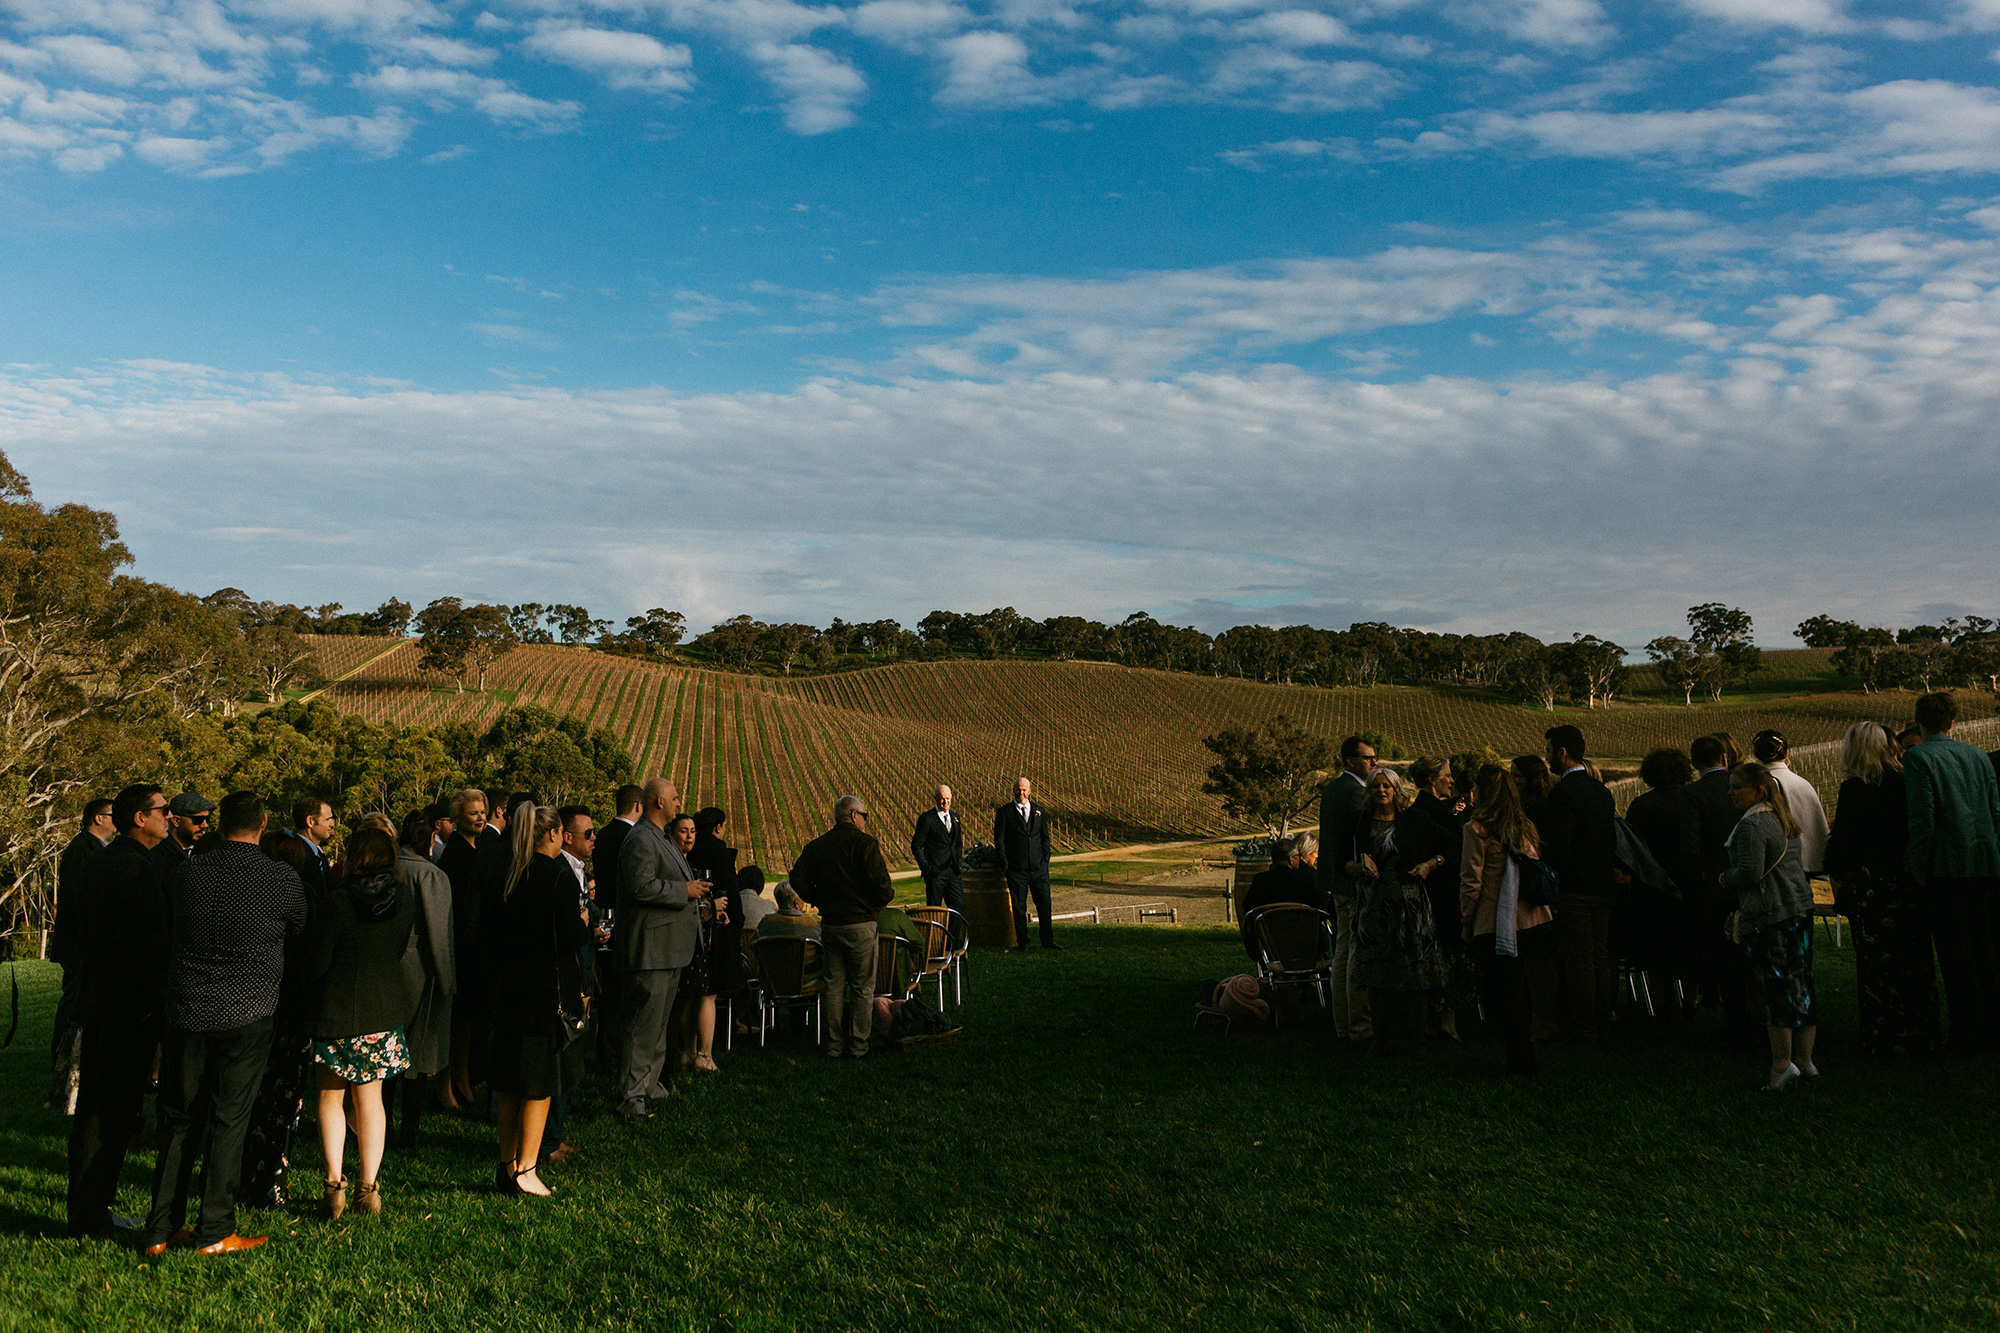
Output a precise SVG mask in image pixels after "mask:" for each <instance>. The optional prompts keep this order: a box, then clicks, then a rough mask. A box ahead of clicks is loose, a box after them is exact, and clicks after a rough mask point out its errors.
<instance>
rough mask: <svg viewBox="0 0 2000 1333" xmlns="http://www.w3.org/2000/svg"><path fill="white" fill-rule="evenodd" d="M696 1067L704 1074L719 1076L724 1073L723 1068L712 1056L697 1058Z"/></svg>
mask: <svg viewBox="0 0 2000 1333" xmlns="http://www.w3.org/2000/svg"><path fill="white" fill-rule="evenodd" d="M694 1067H695V1068H696V1069H699V1070H700V1071H701V1072H702V1073H704V1074H719V1073H721V1072H722V1066H720V1065H718V1064H716V1063H715V1057H714V1056H712V1055H697V1056H695V1058H694Z"/></svg>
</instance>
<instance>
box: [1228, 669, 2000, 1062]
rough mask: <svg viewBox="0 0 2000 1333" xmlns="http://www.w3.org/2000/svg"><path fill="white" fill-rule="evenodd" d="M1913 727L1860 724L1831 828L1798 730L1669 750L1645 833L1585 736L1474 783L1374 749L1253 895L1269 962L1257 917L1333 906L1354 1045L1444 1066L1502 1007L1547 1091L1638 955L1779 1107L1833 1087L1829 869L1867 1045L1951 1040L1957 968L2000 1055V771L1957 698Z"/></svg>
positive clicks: (1238, 984) (1648, 780)
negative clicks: (1820, 985) (1824, 1049)
mask: <svg viewBox="0 0 2000 1333" xmlns="http://www.w3.org/2000/svg"><path fill="white" fill-rule="evenodd" d="M1915 711H1916V724H1915V726H1914V727H1912V728H1908V729H1906V730H1905V731H1903V732H1901V733H1899V734H1892V733H1891V732H1890V731H1889V729H1888V728H1886V727H1884V726H1881V725H1880V724H1878V723H1874V722H1857V723H1855V724H1854V725H1853V726H1851V727H1849V728H1848V730H1847V733H1846V735H1845V737H1844V738H1843V740H1842V743H1841V753H1840V764H1841V770H1842V774H1843V781H1842V783H1841V786H1840V792H1839V797H1838V800H1837V803H1836V807H1835V808H1836V813H1837V817H1836V818H1835V819H1834V820H1833V821H1832V823H1831V825H1829V821H1828V819H1827V816H1826V812H1825V809H1824V807H1823V805H1822V803H1821V801H1820V798H1819V795H1818V792H1817V791H1816V790H1815V788H1814V787H1813V784H1812V783H1811V782H1810V781H1808V780H1807V779H1806V778H1805V777H1803V776H1801V775H1800V774H1798V773H1796V772H1794V771H1793V770H1792V768H1791V765H1790V764H1789V762H1788V759H1789V757H1790V748H1789V746H1788V745H1787V743H1786V740H1785V738H1784V736H1783V735H1781V734H1780V733H1778V732H1777V731H1775V730H1766V731H1761V732H1759V733H1757V735H1756V736H1755V737H1753V738H1752V740H1751V748H1750V753H1749V754H1748V755H1745V754H1743V753H1742V752H1741V751H1740V750H1739V748H1738V746H1737V743H1736V741H1735V739H1734V738H1733V737H1731V736H1729V735H1728V734H1726V733H1716V734H1713V735H1706V736H1699V737H1697V738H1695V740H1694V741H1693V742H1692V743H1691V744H1690V745H1689V746H1688V747H1687V749H1686V750H1680V749H1674V748H1661V749H1656V750H1654V751H1653V752H1651V753H1650V754H1648V755H1647V756H1646V758H1645V761H1644V763H1643V764H1642V765H1641V767H1640V774H1639V775H1640V778H1641V780H1642V781H1643V783H1644V784H1645V786H1646V788H1647V790H1646V791H1645V792H1644V793H1643V794H1641V795H1639V796H1637V797H1635V798H1634V799H1633V801H1632V802H1631V805H1630V807H1629V809H1628V810H1627V812H1626V814H1625V815H1624V816H1623V817H1622V818H1621V817H1620V816H1619V814H1618V811H1617V801H1616V800H1615V798H1614V797H1613V795H1612V793H1611V791H1610V789H1609V788H1608V787H1607V786H1606V784H1605V783H1604V781H1603V780H1602V777H1601V775H1600V774H1599V772H1598V770H1597V769H1596V767H1595V765H1594V764H1593V763H1592V762H1591V761H1590V759H1589V758H1588V756H1587V754H1586V746H1585V739H1584V736H1583V733H1582V732H1581V731H1580V730H1579V729H1578V728H1577V727H1575V726H1567V725H1566V726H1558V727H1552V728H1550V729H1549V731H1548V733H1547V736H1546V741H1547V749H1546V752H1545V753H1544V754H1543V755H1527V756H1522V757H1521V758H1518V759H1516V760H1514V761H1513V763H1512V764H1510V765H1505V766H1502V765H1500V764H1488V765H1485V766H1483V767H1482V768H1480V770H1479V771H1478V772H1477V773H1475V774H1471V775H1458V774H1454V773H1453V772H1452V769H1451V765H1450V763H1449V762H1448V761H1446V760H1443V759H1438V758H1433V757H1423V758H1419V759H1418V760H1416V761H1415V762H1414V763H1413V764H1411V765H1410V766H1409V771H1408V773H1407V774H1404V773H1398V772H1395V771H1393V770H1391V769H1389V768H1387V767H1382V766H1379V765H1378V764H1377V760H1376V754H1375V748H1374V746H1372V745H1371V744H1370V743H1369V742H1368V741H1367V740H1365V739H1364V738H1362V737H1359V736H1355V737H1350V738H1348V740H1346V741H1345V742H1344V743H1343V744H1342V746H1341V764H1342V771H1341V773H1340V774H1338V775H1336V776H1335V777H1334V778H1333V779H1332V780H1331V781H1329V782H1328V783H1327V784H1326V786H1325V787H1324V789H1323V790H1322V793H1321V801H1320V824H1319V832H1318V836H1317V837H1314V836H1313V835H1310V834H1308V835H1303V836H1300V837H1298V838H1290V839H1281V840H1280V841H1279V843H1278V844H1277V846H1276V847H1275V849H1274V854H1273V862H1272V866H1271V868H1270V869H1269V870H1267V871H1264V872H1263V873H1261V874H1259V875H1258V876H1257V877H1256V878H1255V879H1254V880H1253V881H1252V883H1251V885H1250V888H1249V891H1248V892H1247V894H1246V895H1245V897H1244V900H1243V902H1242V904H1241V911H1242V922H1243V934H1244V944H1245V947H1246V949H1248V950H1249V952H1250V954H1251V956H1252V957H1253V958H1260V959H1261V958H1263V957H1264V941H1263V940H1262V939H1261V938H1260V934H1259V928H1258V924H1257V922H1258V915H1257V914H1258V910H1259V909H1261V908H1267V907H1273V906H1278V905H1282V904H1304V905H1306V906H1310V907H1314V908H1318V909H1319V910H1321V911H1324V912H1326V913H1327V915H1328V917H1329V919H1330V921H1331V925H1332V930H1333V934H1334V942H1333V947H1332V956H1331V1009H1332V1019H1333V1024H1334V1027H1335V1029H1336V1031H1337V1032H1338V1034H1339V1035H1340V1036H1341V1037H1343V1038H1349V1039H1353V1040H1356V1041H1365V1042H1367V1043H1368V1044H1369V1050H1370V1052H1371V1054H1374V1055H1390V1054H1392V1053H1393V1049H1394V1048H1393V1045H1392V1042H1393V1040H1394V1039H1395V1038H1396V1037H1398V1036H1400V1037H1401V1038H1403V1039H1404V1040H1406V1041H1408V1042H1409V1043H1411V1044H1412V1045H1413V1046H1414V1048H1415V1052H1416V1054H1418V1055H1420V1056H1421V1055H1423V1054H1425V1053H1426V1052H1427V1050H1428V1049H1429V1046H1430V1043H1431V1042H1432V1040H1433V1039H1434V1038H1435V1037H1439V1036H1442V1037H1444V1038H1446V1039H1456V1035H1457V1021H1458V1017H1459V1015H1460V1014H1461V1013H1462V1012H1466V1011H1469V1010H1471V1009H1472V1007H1473V1006H1474V1005H1480V1006H1483V1008H1484V1010H1485V1012H1486V1016H1487V1018H1488V1019H1489V1020H1490V1021H1491V1022H1493V1023H1494V1024H1495V1025H1496V1027H1497V1029H1498V1031H1499V1032H1500V1034H1501V1036H1502V1038H1503V1043H1504V1047H1505V1050H1506V1058H1507V1065H1508V1068H1509V1069H1511V1070H1512V1071H1514V1072H1516V1073H1519V1074H1525V1075H1532V1074H1534V1073H1535V1072H1536V1068H1537V1065H1536V1058H1535V1048H1536V1046H1537V1044H1539V1043H1543V1042H1549V1041H1559V1042H1564V1043H1571V1044H1576V1045H1582V1046H1597V1045H1601V1044H1603V1043H1604V1042H1605V1041H1606V1040H1607V1038H1608V1036H1609V1033H1610V1030H1611V1023H1612V1019H1613V1016H1614V1009H1615V1001H1616V993H1617V985H1618V978H1619V967H1620V964H1621V963H1622V964H1623V965H1624V966H1625V967H1626V968H1628V969H1630V970H1631V971H1634V972H1644V973H1646V974H1648V975H1649V976H1650V977H1651V978H1653V979H1655V980H1656V981H1658V982H1660V983H1662V985H1661V991H1662V994H1661V996H1660V997H1659V1000H1660V1004H1661V1005H1662V1006H1663V1007H1664V1009H1665V1011H1666V1016H1667V1017H1669V1018H1679V1017H1683V1016H1686V1015H1687V1014H1689V1013H1690V1012H1692V1011H1694V1010H1697V1009H1703V1008H1708V1009H1716V1010H1719V1011H1720V1013H1721V1015H1722V1024H1723V1030H1724V1032H1725V1034H1726V1036H1727V1038H1728V1040H1729V1041H1730V1042H1731V1043H1732V1044H1734V1045H1737V1046H1739V1047H1741V1048H1744V1049H1752V1048H1756V1049H1762V1050H1767V1051H1768V1054H1769V1057H1770V1068H1769V1075H1768V1079H1767V1080H1766V1081H1765V1083H1764V1085H1763V1086H1764V1087H1765V1088H1766V1089H1768V1090H1770V1091H1774V1092H1777V1091H1783V1090H1785V1089H1786V1088H1788V1087H1791V1086H1792V1085H1793V1084H1794V1083H1796V1082H1797V1081H1798V1080H1800V1079H1813V1078H1817V1077H1818V1076H1819V1067H1818V1064H1817V1063H1816V1062H1815V1059H1814V1055H1815V1050H1814V1039H1815V1037H1816V1035H1817V1029H1818V1024H1819V998H1818V991H1817V985H1816V981H1815V978H1814V972H1813V941H1814V929H1813V927H1814V920H1813V918H1814V912H1815V899H1814V896H1813V886H1812V882H1813V880H1814V879H1815V878H1816V877H1825V878H1826V879H1827V880H1828V881H1829V883H1830V887H1831V889H1832V893H1833V897H1834V902H1833V910H1834V911H1836V912H1838V914H1839V915H1841V916H1844V917H1846V918H1847V919H1848V921H1849V922H1850V923H1851V924H1852V927H1853V931H1854V941H1855V950H1856V971H1857V984H1858V991H1859V994H1858V1001H1859V1009H1860V1043H1859V1044H1860V1049H1861V1050H1862V1051H1863V1052H1865V1053H1868V1054H1871V1055H1882V1056H1897V1055H1914V1054H1923V1053H1928V1052H1931V1051H1933V1050H1936V1049H1938V1048H1939V1046H1940V1034H1941V1024H1940V1019H1939V1011H1938V997H1937V994H1936V987H1935V984H1934V982H1933V977H1934V975H1936V973H1938V972H1941V973H1942V975H1943V980H1944V988H1945V1000H1946V1008H1947V1011H1948V1013H1949V1015H1950V1020H1951V1023H1950V1033H1949V1046H1948V1049H1950V1050H1955V1051H1958V1052H1963V1053H1983V1052H1988V1051H1993V1050H1995V1049H2000V753H1996V754H1994V755H1988V754H1986V753H1984V752H1982V751H1980V750H1978V749H1976V748H1974V747H1973V746H1970V745H1967V744H1964V743H1962V742H1960V741H1957V740H1955V739H1953V738H1952V736H1951V730H1952V727H1953V725H1954V724H1955V722H1956V721H1957V716H1958V709H1957V704H1956V701H1955V700H1954V699H1953V697H1952V696H1951V695H1949V694H1944V693H1938V694H1927V695H1925V696H1923V697H1922V698H1920V699H1918V700H1917V702H1916V710H1915ZM1468 779H1469V780H1468ZM1934 958H1935V963H1934V962H1933V959H1934ZM1271 998H1272V997H1271V996H1270V995H1268V994H1262V993H1260V992H1259V989H1258V987H1257V986H1256V984H1255V979H1254V978H1249V977H1244V978H1232V979H1231V981H1230V982H1228V983H1223V984H1221V985H1220V986H1219V987H1218V988H1217V989H1215V990H1214V991H1213V992H1212V1001H1213V1003H1214V1004H1215V1005H1216V1007H1218V1008H1219V1009H1221V1010H1222V1011H1223V1012H1225V1013H1230V1014H1232V1015H1233V1016H1238V1017H1243V1018H1246V1019H1248V1020H1250V1021H1251V1022H1252V1023H1253V1025H1254V1024H1255V1023H1257V1022H1258V1021H1260V1020H1262V1019H1263V1018H1264V1017H1265V1016H1266V1015H1267V1014H1268V1006H1269V1003H1270V1000H1271ZM1760 1029H1761V1032H1760Z"/></svg>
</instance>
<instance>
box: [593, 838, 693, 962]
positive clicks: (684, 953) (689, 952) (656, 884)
mask: <svg viewBox="0 0 2000 1333" xmlns="http://www.w3.org/2000/svg"><path fill="white" fill-rule="evenodd" d="M697 878H699V876H697V875H696V874H695V872H694V868H693V867H692V866H690V865H688V863H687V858H686V857H684V856H682V855H681V849H680V848H678V847H676V846H674V845H673V843H671V842H669V841H668V840H667V835H666V834H665V833H663V832H662V831H661V830H660V829H659V828H658V827H657V826H655V825H654V823H653V822H652V821H651V820H649V819H642V820H640V821H639V822H638V823H637V824H634V825H633V826H632V831H631V832H630V833H628V834H626V835H625V845H624V846H623V847H621V848H620V849H619V852H618V908H617V912H618V915H617V918H616V919H615V920H614V921H613V922H612V925H611V954H612V957H614V958H616V959H617V960H618V966H619V967H620V968H622V969H624V970H625V971H628V972H646V971H657V970H660V969H664V968H671V967H686V966H687V965H688V964H689V963H690V962H692V961H693V959H694V946H695V943H696V941H697V940H698V939H699V938H700V936H701V914H700V912H699V911H697V910H696V908H695V906H694V903H693V902H692V901H691V900H690V899H689V898H688V891H687V886H688V885H689V884H690V883H692V882H693V881H694V880H695V879H697Z"/></svg>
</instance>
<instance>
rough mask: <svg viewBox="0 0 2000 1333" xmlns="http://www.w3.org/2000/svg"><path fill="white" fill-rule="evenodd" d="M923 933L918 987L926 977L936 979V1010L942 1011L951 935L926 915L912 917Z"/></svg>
mask: <svg viewBox="0 0 2000 1333" xmlns="http://www.w3.org/2000/svg"><path fill="white" fill-rule="evenodd" d="M914 919H915V921H916V924H917V929H918V930H921V931H922V932H923V933H924V968H923V971H922V972H921V973H919V974H918V976H917V984H918V986H919V987H921V986H922V985H923V982H924V979H925V978H926V977H935V978H936V979H937V997H938V1012H939V1013H943V1012H944V976H945V973H947V972H949V971H951V937H950V936H949V935H947V934H946V933H945V928H944V926H943V925H942V924H941V923H939V922H936V921H933V920H931V919H930V918H928V917H918V918H914Z"/></svg>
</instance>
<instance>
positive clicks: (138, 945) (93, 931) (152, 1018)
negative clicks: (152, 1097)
mask: <svg viewBox="0 0 2000 1333" xmlns="http://www.w3.org/2000/svg"><path fill="white" fill-rule="evenodd" d="M85 887H86V892H85V894H84V898H83V901H82V903H81V904H79V905H80V906H81V907H82V908H83V913H82V919H81V922H80V924H81V926H82V930H81V931H80V932H79V938H78V940H77V952H76V958H77V961H79V962H81V963H82V964H83V1023H84V1028H85V1030H86V1036H85V1038H84V1040H86V1041H88V1040H89V1036H88V1035H87V1033H88V1029H89V1028H90V1027H91V1025H92V1024H110V1025H112V1026H114V1027H127V1026H130V1025H133V1024H144V1023H157V1022H159V1021H160V1020H161V1019H162V1017H163V1015H164V1012H165V1006H166V999H167V966H168V962H169V960H170V958H171V957H172V947H171V946H172V942H173V918H172V915H171V912H170V910H169V908H168V904H167V885H166V884H165V882H163V881H162V880H161V878H160V862H159V861H158V860H157V859H156V858H155V857H154V856H153V854H152V853H151V852H150V851H149V850H147V849H146V848H145V847H142V846H140V845H139V843H138V841H137V840H136V839H134V838H132V837H130V836H124V837H119V838H114V839H112V841H111V845H110V846H109V847H106V848H105V849H104V850H103V851H102V852H100V853H99V854H98V855H97V856H96V857H95V858H93V859H92V860H91V862H90V873H89V875H88V876H87V878H86V879H85Z"/></svg>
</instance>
